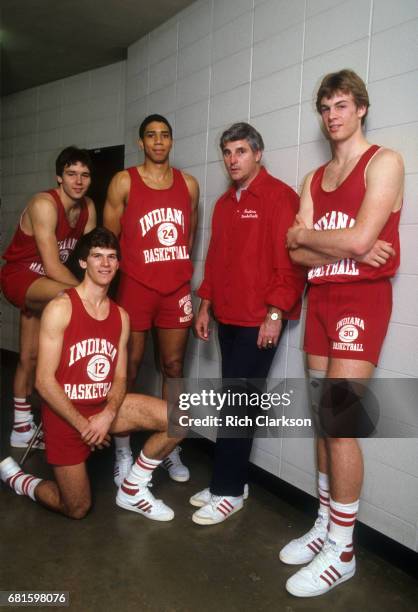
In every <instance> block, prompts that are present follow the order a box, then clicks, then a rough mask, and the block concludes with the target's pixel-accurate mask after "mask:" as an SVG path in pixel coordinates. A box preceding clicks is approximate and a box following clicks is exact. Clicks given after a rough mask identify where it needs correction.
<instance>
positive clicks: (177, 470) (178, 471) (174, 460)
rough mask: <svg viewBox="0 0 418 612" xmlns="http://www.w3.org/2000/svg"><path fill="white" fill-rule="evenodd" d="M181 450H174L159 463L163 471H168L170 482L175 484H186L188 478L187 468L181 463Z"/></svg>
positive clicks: (178, 448) (177, 447)
mask: <svg viewBox="0 0 418 612" xmlns="http://www.w3.org/2000/svg"><path fill="white" fill-rule="evenodd" d="M180 453H181V448H180V446H176V448H175V449H174V450H173V451H171V453H170V454H169V455H167V457H166V458H165V459H163V461H162V462H161V465H162V467H163V468H164V469H166V470H167V471H168V474H169V476H170V478H171V479H172V480H175V481H176V482H187V480H189V478H190V472H189V468H188V467H186V466H185V465H184V463H182V462H181V459H180Z"/></svg>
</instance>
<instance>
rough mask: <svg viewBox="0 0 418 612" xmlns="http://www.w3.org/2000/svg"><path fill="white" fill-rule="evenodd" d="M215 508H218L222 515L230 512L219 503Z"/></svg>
mask: <svg viewBox="0 0 418 612" xmlns="http://www.w3.org/2000/svg"><path fill="white" fill-rule="evenodd" d="M216 509H217V510H219V512H221V513H222V514H223V515H224V516H228V514H229V513H230V510H225V509H224V508H222V506H221V505H220V504H219V506H218V507H217V508H216Z"/></svg>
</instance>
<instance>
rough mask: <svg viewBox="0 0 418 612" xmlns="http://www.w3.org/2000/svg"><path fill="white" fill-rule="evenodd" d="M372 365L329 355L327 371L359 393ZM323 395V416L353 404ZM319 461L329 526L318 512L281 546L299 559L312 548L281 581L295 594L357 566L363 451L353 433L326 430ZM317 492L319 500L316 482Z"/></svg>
mask: <svg viewBox="0 0 418 612" xmlns="http://www.w3.org/2000/svg"><path fill="white" fill-rule="evenodd" d="M312 362H314V363H316V365H319V364H318V363H317V362H315V359H313V360H312V359H311V360H310V363H311V364H312ZM373 371H374V365H373V364H372V363H370V362H367V361H359V360H353V359H335V358H330V359H329V362H328V367H327V372H326V375H327V379H336V380H349V381H351V386H352V391H353V392H354V394H355V395H359V396H360V394H361V387H362V383H363V381H364V382H365V383H366V382H367V381H368V379H369V378H370V377H371V376H372V374H373ZM356 381H359V382H358V383H356ZM360 381H361V383H360ZM326 395H327V396H328V397H326V398H325V397H324V402H323V406H322V409H323V410H324V411H325V418H327V411H329V410H330V415H331V419H332V418H333V417H334V409H337V410H336V411H335V414H337V415H338V418H341V411H339V410H338V408H339V407H340V408H344V410H343V411H342V412H347V411H350V412H352V411H353V410H355V406H353V405H347V406H344V405H341V406H339V405H332V406H331V405H327V403H329V402H330V398H331V399H332V400H333V401H334V402H335V401H336V400H335V399H334V397H336V396H334V395H332V396H329V394H326ZM340 397H341V401H344V398H343V396H342V395H341V396H340ZM354 416H355V415H354ZM334 418H335V417H334ZM343 418H344V415H343ZM340 436H341V434H340ZM318 461H319V463H320V464H321V466H322V467H323V468H324V467H328V479H326V481H324V480H323V482H325V484H329V487H328V488H329V498H328V500H329V524H328V529H327V531H325V529H324V527H325V525H324V521H322V522H321V525H319V524H317V523H319V518H318V519H317V521H316V523H315V525H314V527H313V528H312V529H311V530H310V531H309V532H308V533H307V534H306V535H305V536H302V538H299V539H298V540H293V541H292V542H291V543H290V544H288V545H287V547H285V549H283V550H282V551H281V556H282V553H283V552H285V553H286V552H287V553H289V558H290V557H291V556H292V555H291V554H290V553H293V555H294V559H296V557H297V556H298V555H299V557H300V558H299V560H296V561H293V562H296V563H300V562H301V556H302V552H303V551H305V552H306V551H307V549H308V548H309V549H311V551H312V554H313V558H312V560H311V562H310V563H309V565H308V566H307V567H306V568H303V569H301V570H299V571H298V572H296V574H294V575H293V576H292V577H291V578H289V580H288V581H287V583H286V589H287V590H288V591H289V592H290V593H292V594H293V595H298V596H312V595H319V594H321V593H323V592H326V591H327V590H328V589H330V588H333V587H334V586H336V585H337V584H340V583H341V582H344V581H346V580H348V579H350V578H351V577H352V576H354V573H355V571H356V560H355V556H354V549H353V530H354V525H355V521H356V517H357V512H358V507H359V498H360V493H361V486H362V483H363V457H362V453H361V449H360V446H359V444H358V442H357V440H356V439H355V438H344V437H336V436H335V437H331V435H326V432H325V437H324V438H323V439H322V440H321V441H320V442H319V444H318ZM319 476H321V473H320V474H319ZM319 483H321V479H319ZM319 493H320V504H321V488H320V487H319ZM320 528H322V531H321V530H320ZM305 540H306V541H305ZM308 540H309V541H308ZM296 553H297V554H296ZM315 553H317V554H316V556H315ZM306 560H307V559H305V560H304V561H303V562H306ZM290 562H291V561H290Z"/></svg>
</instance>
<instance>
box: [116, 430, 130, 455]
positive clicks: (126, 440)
mask: <svg viewBox="0 0 418 612" xmlns="http://www.w3.org/2000/svg"><path fill="white" fill-rule="evenodd" d="M113 441H114V443H115V450H116V451H124V452H127V453H132V451H131V444H130V441H131V437H130V435H129V434H127V435H126V436H113Z"/></svg>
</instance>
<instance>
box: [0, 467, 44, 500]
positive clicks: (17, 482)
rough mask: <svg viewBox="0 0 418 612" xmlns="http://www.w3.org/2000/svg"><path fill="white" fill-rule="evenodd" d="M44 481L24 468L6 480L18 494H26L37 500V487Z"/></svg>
mask: <svg viewBox="0 0 418 612" xmlns="http://www.w3.org/2000/svg"><path fill="white" fill-rule="evenodd" d="M40 482H42V479H41V478H36V477H35V476H32V474H25V472H24V471H23V470H19V471H18V472H16V473H15V474H13V476H10V478H8V479H7V480H6V484H8V485H9V487H11V488H12V489H13V491H14V492H15V493H17V494H18V495H26V496H27V497H30V498H31V499H33V501H36V498H35V489H36V487H37V486H38V484H39V483H40Z"/></svg>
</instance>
